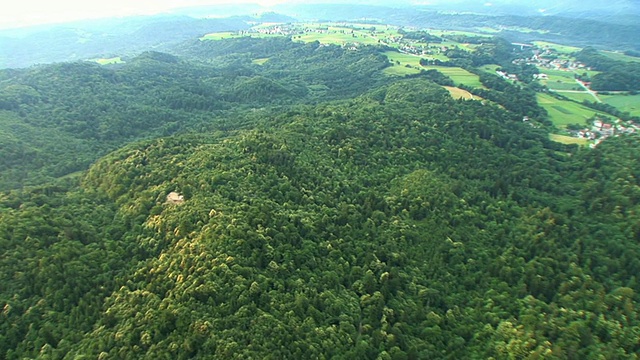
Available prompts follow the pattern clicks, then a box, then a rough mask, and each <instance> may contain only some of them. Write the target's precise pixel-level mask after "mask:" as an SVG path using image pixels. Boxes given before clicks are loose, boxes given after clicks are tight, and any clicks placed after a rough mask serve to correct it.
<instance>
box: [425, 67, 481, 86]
mask: <svg viewBox="0 0 640 360" xmlns="http://www.w3.org/2000/svg"><path fill="white" fill-rule="evenodd" d="M423 68H424V69H425V70H431V69H434V70H438V71H440V72H441V73H443V74H445V75H446V76H448V77H450V78H451V80H453V82H454V83H456V84H462V85H466V86H471V87H477V88H479V87H482V83H481V82H480V78H479V77H478V75H476V74H473V73H470V72H468V71H467V70H465V69H463V68H459V67H446V66H425V67H423Z"/></svg>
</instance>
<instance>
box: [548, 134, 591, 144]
mask: <svg viewBox="0 0 640 360" xmlns="http://www.w3.org/2000/svg"><path fill="white" fill-rule="evenodd" d="M549 139H551V140H553V141H555V142H559V143H562V144H567V145H571V144H578V145H580V146H587V145H588V144H589V140H587V139H582V138H576V137H573V136H566V135H558V134H549Z"/></svg>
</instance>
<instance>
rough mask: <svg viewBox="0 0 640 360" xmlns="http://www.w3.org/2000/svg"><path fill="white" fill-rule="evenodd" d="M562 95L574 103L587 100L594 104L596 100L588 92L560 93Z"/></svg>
mask: <svg viewBox="0 0 640 360" xmlns="http://www.w3.org/2000/svg"><path fill="white" fill-rule="evenodd" d="M558 93H559V94H560V95H562V96H565V97H567V98H569V99H571V100H573V101H577V102H579V103H581V102H583V101H585V100H587V101H589V102H594V101H596V99H595V98H594V97H593V96H592V95H591V94H589V93H587V92H558Z"/></svg>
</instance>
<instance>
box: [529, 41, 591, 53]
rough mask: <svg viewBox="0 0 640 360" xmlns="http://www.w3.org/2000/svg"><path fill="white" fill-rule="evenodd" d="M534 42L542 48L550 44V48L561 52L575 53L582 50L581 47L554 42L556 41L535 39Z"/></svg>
mask: <svg viewBox="0 0 640 360" xmlns="http://www.w3.org/2000/svg"><path fill="white" fill-rule="evenodd" d="M533 44H534V45H536V46H537V47H540V48H543V47H546V46H548V47H550V48H553V49H555V50H556V51H557V52H559V53H561V54H571V53H574V52H576V51H580V50H582V49H581V48H579V47H575V46H567V45H560V44H554V43H551V42H547V41H534V42H533Z"/></svg>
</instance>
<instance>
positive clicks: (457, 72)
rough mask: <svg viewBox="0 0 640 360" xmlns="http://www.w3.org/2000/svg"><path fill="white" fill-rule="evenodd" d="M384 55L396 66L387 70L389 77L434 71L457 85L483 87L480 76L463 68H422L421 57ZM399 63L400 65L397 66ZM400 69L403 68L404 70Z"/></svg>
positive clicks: (388, 52)
mask: <svg viewBox="0 0 640 360" xmlns="http://www.w3.org/2000/svg"><path fill="white" fill-rule="evenodd" d="M384 54H385V55H386V56H387V58H389V61H391V62H393V63H395V64H396V65H395V66H393V67H388V68H386V69H385V73H386V74H388V75H406V74H415V73H418V72H419V71H420V69H425V70H431V69H434V70H438V71H439V72H441V73H443V74H444V75H446V76H448V77H450V78H451V80H453V82H454V83H456V84H463V85H466V86H471V87H482V83H481V82H480V78H479V77H478V75H476V74H473V73H470V72H468V71H467V70H464V69H462V68H459V67H447V66H421V65H420V56H416V55H409V54H403V53H399V52H395V51H387V52H385V53H384ZM398 62H399V63H400V64H397V63H398ZM406 65H409V66H410V67H406ZM398 68H403V70H400V69H398Z"/></svg>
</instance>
